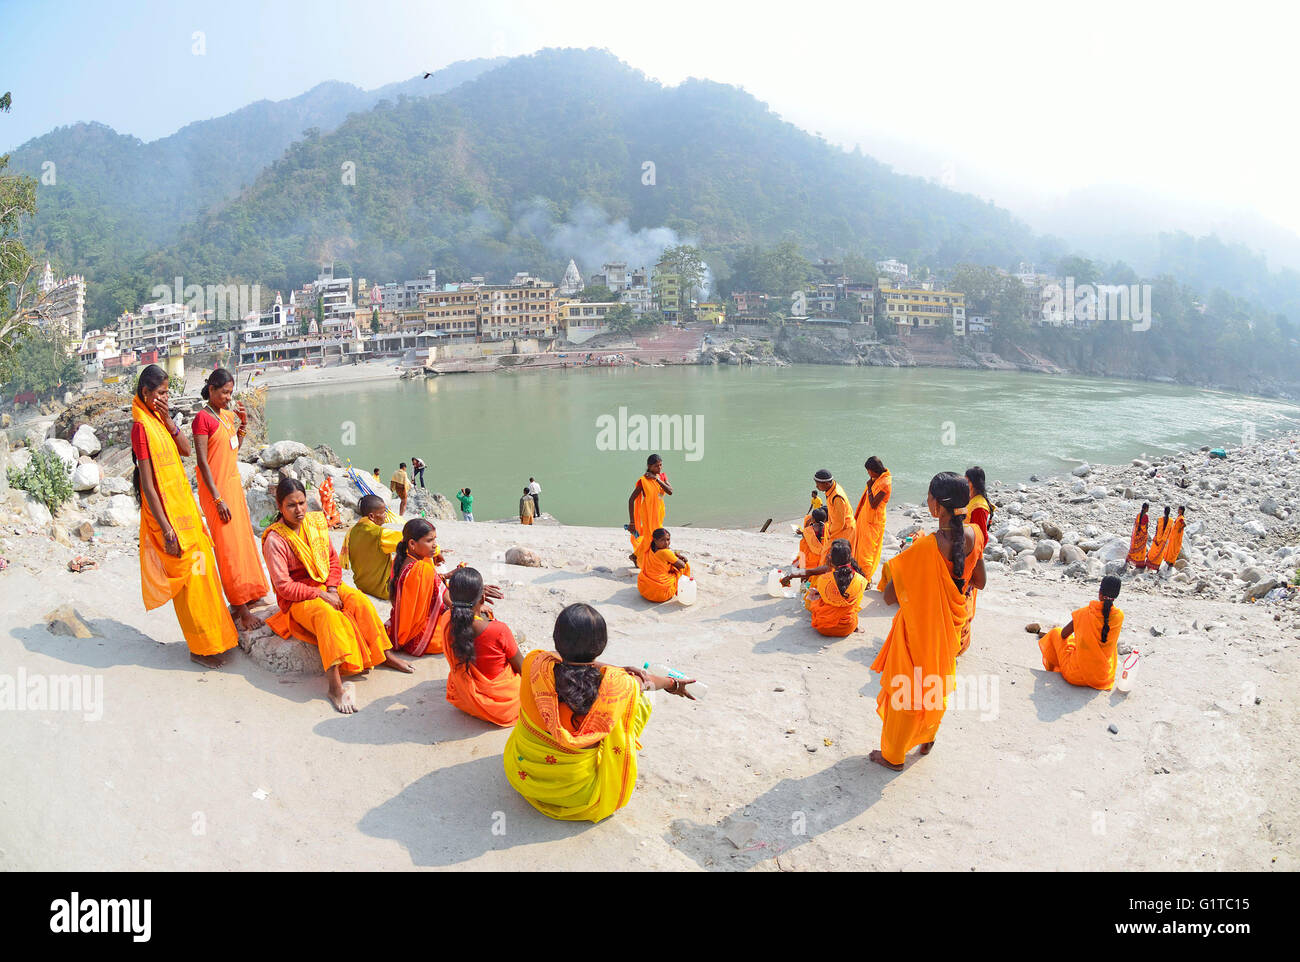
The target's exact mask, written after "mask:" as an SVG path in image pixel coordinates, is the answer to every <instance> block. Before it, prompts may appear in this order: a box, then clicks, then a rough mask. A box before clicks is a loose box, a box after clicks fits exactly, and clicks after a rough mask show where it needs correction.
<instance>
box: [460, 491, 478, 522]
mask: <svg viewBox="0 0 1300 962" xmlns="http://www.w3.org/2000/svg"><path fill="white" fill-rule="evenodd" d="M456 500H457V501H459V502H460V514H461V517H462V518H464V519H465V520H466V521H473V520H474V495H472V494H470V493H469V488H461V489H460V490H459V491H457V492H456Z"/></svg>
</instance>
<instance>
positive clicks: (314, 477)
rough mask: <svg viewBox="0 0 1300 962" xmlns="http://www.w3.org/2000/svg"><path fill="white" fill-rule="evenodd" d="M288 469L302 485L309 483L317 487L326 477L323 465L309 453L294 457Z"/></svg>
mask: <svg viewBox="0 0 1300 962" xmlns="http://www.w3.org/2000/svg"><path fill="white" fill-rule="evenodd" d="M290 470H291V471H293V473H294V475H295V476H296V477H297V478H298V480H299V481H301V482H302V483H303V484H304V485H306V484H310V485H312V486H313V487H319V486H320V483H321V482H322V481H324V480H325V477H326V475H325V468H324V466H323V465H322V464H321V463H320V462H319V461H317V460H316V459H315V458H314V457H312V456H310V455H308V456H306V457H301V458H295V459H294V461H293V464H292V465H291V466H290Z"/></svg>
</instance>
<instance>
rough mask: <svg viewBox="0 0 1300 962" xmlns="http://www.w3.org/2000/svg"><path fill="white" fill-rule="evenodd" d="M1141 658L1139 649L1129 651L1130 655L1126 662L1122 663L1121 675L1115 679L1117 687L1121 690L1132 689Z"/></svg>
mask: <svg viewBox="0 0 1300 962" xmlns="http://www.w3.org/2000/svg"><path fill="white" fill-rule="evenodd" d="M1140 661H1141V658H1140V657H1139V655H1138V650H1137V649H1136V648H1134V649H1133V650H1132V651H1131V652H1129V654H1128V657H1127V658H1125V659H1124V664H1122V665H1120V668H1119V677H1118V678H1116V679H1115V688H1116V689H1118V690H1119V691H1132V690H1133V679H1134V678H1135V677H1137V670H1138V664H1139V662H1140Z"/></svg>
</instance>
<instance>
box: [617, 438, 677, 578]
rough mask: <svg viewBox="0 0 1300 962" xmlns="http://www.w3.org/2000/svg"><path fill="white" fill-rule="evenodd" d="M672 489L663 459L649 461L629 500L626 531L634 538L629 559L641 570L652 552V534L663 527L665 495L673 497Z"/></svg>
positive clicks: (648, 459) (652, 457)
mask: <svg viewBox="0 0 1300 962" xmlns="http://www.w3.org/2000/svg"><path fill="white" fill-rule="evenodd" d="M672 493H673V486H672V485H671V484H669V483H668V476H667V475H665V474H664V459H663V458H661V457H659V455H657V454H652V455H650V457H648V458H646V463H645V474H643V475H641V477H639V478H637V479H636V487H634V488H633V489H632V494H631V496H630V497H629V498H628V499H627V520H628V524H627V530H628V534H630V535H631V536H632V554H630V555H629V556H628V558H629V560H631V562H632V563H633V564H634V565H636V566H637V567H638V568H639V567H641V561H642V558H643V557H644V556H645V555H646V554H648V553H649V552H650V542H651V541H652V540H653V539H652V532H653V531H654V530H655V529H656V528H662V527H663V526H664V517H665V515H666V514H667V512H666V511H665V510H664V495H666V494H667V495H671V494H672Z"/></svg>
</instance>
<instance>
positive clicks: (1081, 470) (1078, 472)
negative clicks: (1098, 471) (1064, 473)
mask: <svg viewBox="0 0 1300 962" xmlns="http://www.w3.org/2000/svg"><path fill="white" fill-rule="evenodd" d="M1070 473H1071V474H1072V475H1074V476H1075V477H1076V478H1086V477H1087V476H1088V475H1090V474H1092V465H1091V464H1089V463H1088V462H1087V461H1084V462H1083V464H1081V465H1079V466H1078V467H1077V468H1074V469H1073V470H1071V471H1070Z"/></svg>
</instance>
